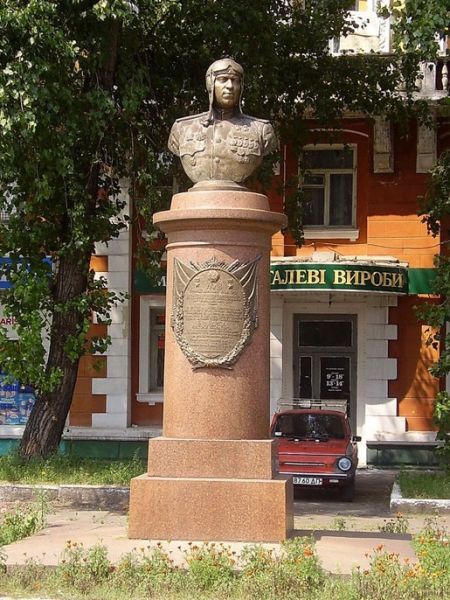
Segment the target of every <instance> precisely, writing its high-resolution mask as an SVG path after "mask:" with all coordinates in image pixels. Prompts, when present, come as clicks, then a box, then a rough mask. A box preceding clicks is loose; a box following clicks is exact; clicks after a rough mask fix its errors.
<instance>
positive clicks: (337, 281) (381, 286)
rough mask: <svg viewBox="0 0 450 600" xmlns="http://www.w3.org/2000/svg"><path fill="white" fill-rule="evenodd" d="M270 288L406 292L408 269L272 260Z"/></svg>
mask: <svg viewBox="0 0 450 600" xmlns="http://www.w3.org/2000/svg"><path fill="white" fill-rule="evenodd" d="M270 288H271V289H272V290H346V291H351V292H388V293H390V294H407V293H408V269H406V268H405V267H388V266H386V267H385V266H380V265H377V266H372V265H348V264H347V265H346V264H327V265H320V264H315V263H314V264H305V263H301V264H286V265H285V264H279V265H276V264H273V265H271V269H270Z"/></svg>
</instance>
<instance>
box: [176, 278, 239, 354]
mask: <svg viewBox="0 0 450 600" xmlns="http://www.w3.org/2000/svg"><path fill="white" fill-rule="evenodd" d="M183 321H184V337H185V339H186V341H187V343H188V344H189V346H190V347H191V348H192V350H193V351H194V352H196V353H198V354H201V355H202V356H204V357H206V358H218V357H219V356H224V355H226V354H228V353H229V352H231V351H232V350H233V348H234V347H235V346H236V344H237V343H238V342H239V340H240V339H241V336H242V330H243V328H244V323H245V293H244V288H243V287H242V284H241V283H240V282H239V281H238V280H237V279H236V277H234V276H233V275H231V274H230V273H227V272H226V271H221V270H219V269H209V270H207V271H201V272H200V273H197V274H196V275H194V277H193V278H192V279H191V280H190V281H189V283H188V285H187V286H186V289H185V292H184V306H183Z"/></svg>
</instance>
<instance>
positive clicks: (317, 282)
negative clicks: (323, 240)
mask: <svg viewBox="0 0 450 600" xmlns="http://www.w3.org/2000/svg"><path fill="white" fill-rule="evenodd" d="M435 273H436V271H435V269H407V268H405V267H390V266H381V265H370V266H369V265H349V264H327V265H319V264H315V263H310V264H308V263H297V264H272V265H271V269H270V288H271V289H272V290H324V291H329V290H341V291H352V292H384V293H390V294H431V293H433V281H434V278H435ZM134 286H135V290H136V291H137V292H139V293H141V294H154V293H162V294H165V293H166V276H165V274H163V273H161V275H160V276H159V277H158V278H157V280H156V281H151V280H150V279H149V277H148V276H147V275H146V274H145V273H144V272H143V271H140V270H137V271H136V274H135V279H134Z"/></svg>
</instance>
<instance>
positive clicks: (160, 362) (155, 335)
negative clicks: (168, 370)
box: [149, 309, 166, 391]
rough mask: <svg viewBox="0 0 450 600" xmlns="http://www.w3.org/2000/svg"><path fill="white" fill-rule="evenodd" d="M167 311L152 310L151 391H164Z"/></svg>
mask: <svg viewBox="0 0 450 600" xmlns="http://www.w3.org/2000/svg"><path fill="white" fill-rule="evenodd" d="M165 323H166V316H165V309H159V310H157V309H151V310H150V353H149V357H150V364H149V380H150V381H149V383H150V386H149V388H150V390H149V391H157V390H162V388H163V385H164V347H165V333H164V327H165Z"/></svg>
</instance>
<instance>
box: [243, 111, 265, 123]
mask: <svg viewBox="0 0 450 600" xmlns="http://www.w3.org/2000/svg"><path fill="white" fill-rule="evenodd" d="M242 117H243V118H244V119H245V120H246V121H253V122H256V123H260V124H261V125H270V121H268V120H267V119H259V118H258V117H251V116H250V115H244V114H243V115H242Z"/></svg>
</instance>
